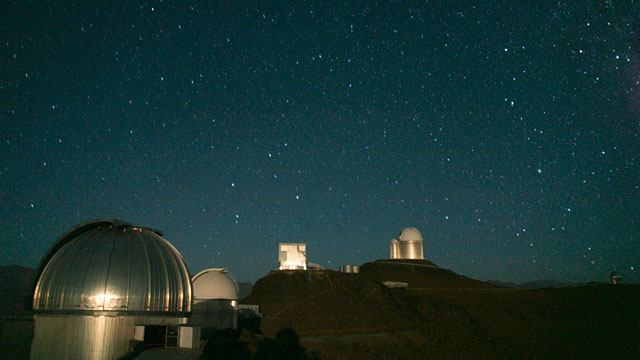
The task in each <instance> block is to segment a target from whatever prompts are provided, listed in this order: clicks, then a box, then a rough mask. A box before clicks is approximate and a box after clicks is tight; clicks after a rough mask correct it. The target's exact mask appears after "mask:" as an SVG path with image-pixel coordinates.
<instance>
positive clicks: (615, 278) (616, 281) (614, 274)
mask: <svg viewBox="0 0 640 360" xmlns="http://www.w3.org/2000/svg"><path fill="white" fill-rule="evenodd" d="M610 277H611V283H612V284H619V283H620V281H622V276H620V274H618V272H617V271H614V272H612V273H611V275H610Z"/></svg>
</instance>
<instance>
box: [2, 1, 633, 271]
mask: <svg viewBox="0 0 640 360" xmlns="http://www.w3.org/2000/svg"><path fill="white" fill-rule="evenodd" d="M89 3H90V2H89ZM89 3H87V2H77V3H75V2H70V1H13V2H9V1H7V2H4V3H3V4H2V5H0V7H1V11H0V14H2V15H0V16H1V18H0V35H1V36H0V41H1V44H0V69H1V70H0V105H1V106H0V265H9V264H19V265H23V266H30V267H35V266H36V265H37V264H38V262H39V261H40V259H41V257H42V256H43V255H44V253H45V252H46V250H47V249H48V247H49V246H50V245H51V244H52V243H53V242H54V241H55V240H56V239H57V238H58V236H60V235H61V234H62V233H64V232H65V231H66V230H67V229H68V228H70V227H72V226H74V225H75V224H77V223H80V222H83V221H86V220H89V219H93V218H99V217H114V218H118V219H122V220H125V221H129V222H132V223H134V224H136V225H142V226H150V227H154V228H157V229H161V230H163V231H164V235H165V238H166V239H167V240H169V241H170V242H171V243H172V244H174V245H175V246H176V248H178V250H179V251H180V252H181V253H182V255H183V257H184V259H185V261H186V263H187V266H188V267H189V270H190V272H192V273H196V272H198V271H200V270H202V269H204V268H207V267H226V268H228V269H229V270H230V272H231V273H232V274H233V275H234V276H235V277H236V278H238V279H239V280H242V281H255V280H257V279H258V278H260V277H262V276H264V275H266V274H267V272H268V271H269V270H271V269H274V268H276V267H277V261H278V258H277V248H278V243H279V242H306V243H307V244H308V246H307V253H308V258H309V260H310V261H313V262H316V263H318V264H320V265H323V266H326V267H329V268H334V269H335V268H337V267H338V266H339V265H342V264H356V265H359V264H362V263H364V262H367V261H372V260H375V259H380V258H388V257H389V241H390V240H391V239H392V238H394V237H396V236H397V234H398V233H399V232H400V231H401V230H402V229H403V228H404V227H406V226H414V227H416V228H418V229H419V230H420V231H421V232H422V234H423V237H424V239H425V242H424V254H425V258H427V259H429V260H431V261H433V262H434V263H436V264H438V265H440V266H442V267H446V268H449V269H451V270H453V271H455V272H457V273H461V274H464V275H467V276H471V277H474V278H477V279H481V280H486V279H495V280H502V281H516V282H522V281H529V280H536V279H555V280H559V281H576V282H586V281H592V280H595V281H607V279H608V276H609V274H610V273H611V271H613V270H614V269H615V270H617V271H618V272H619V273H620V274H621V275H622V277H623V280H627V281H633V282H640V220H639V219H640V164H639V161H640V159H639V155H640V4H639V3H638V2H637V1H630V0H629V1H569V2H563V1H465V2H460V3H458V2H452V1H445V0H443V1H429V2H413V1H380V2H372V1H347V2H342V1H340V2H338V1H336V2H333V1H329V2H328V1H273V2H265V1H219V2H218V1H216V2H187V1H179V2H171V1H159V2H133V1H128V2H119V1H115V2H113V4H111V3H112V2H109V3H110V4H103V5H95V4H91V5H90V4H89Z"/></svg>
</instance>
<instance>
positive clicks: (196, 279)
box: [190, 269, 240, 339]
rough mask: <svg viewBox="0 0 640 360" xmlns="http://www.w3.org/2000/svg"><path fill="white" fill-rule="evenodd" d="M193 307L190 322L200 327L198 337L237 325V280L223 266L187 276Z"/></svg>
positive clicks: (207, 337)
mask: <svg viewBox="0 0 640 360" xmlns="http://www.w3.org/2000/svg"><path fill="white" fill-rule="evenodd" d="M191 283H192V284H193V306H192V308H191V310H192V311H191V322H190V323H191V324H192V325H199V326H201V327H202V335H201V336H202V338H203V339H209V338H211V336H212V335H213V333H214V332H215V331H216V330H221V329H236V328H237V327H238V298H239V294H240V291H239V289H238V283H237V282H236V281H235V280H234V279H233V278H232V277H231V275H229V273H228V272H227V270H225V269H206V270H203V271H201V272H199V273H197V274H196V275H194V276H193V278H192V279H191Z"/></svg>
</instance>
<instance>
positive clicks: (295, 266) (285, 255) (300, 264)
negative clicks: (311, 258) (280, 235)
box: [278, 243, 307, 270]
mask: <svg viewBox="0 0 640 360" xmlns="http://www.w3.org/2000/svg"><path fill="white" fill-rule="evenodd" d="M278 261H279V262H280V266H279V267H278V269H279V270H307V244H304V243H280V245H279V251H278Z"/></svg>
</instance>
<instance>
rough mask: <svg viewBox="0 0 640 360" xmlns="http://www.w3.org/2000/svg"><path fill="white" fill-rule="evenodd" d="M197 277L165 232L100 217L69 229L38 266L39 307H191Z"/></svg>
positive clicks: (168, 310)
mask: <svg viewBox="0 0 640 360" xmlns="http://www.w3.org/2000/svg"><path fill="white" fill-rule="evenodd" d="M191 293H192V289H191V282H190V280H189V271H188V270H187V267H186V265H185V263H184V261H183V260H182V256H180V253H178V251H177V250H176V249H175V248H174V247H173V245H171V244H170V243H169V242H168V241H167V240H165V239H164V238H163V237H162V232H160V231H158V230H154V229H151V228H145V227H137V226H133V225H132V224H131V223H127V222H124V221H120V220H116V219H95V220H91V221H87V222H84V223H81V224H79V225H77V226H75V227H73V228H71V229H70V230H69V231H67V232H66V233H64V234H63V235H62V236H61V237H60V238H59V239H58V240H57V241H56V242H55V243H54V244H53V245H52V246H51V248H50V249H49V251H48V252H47V254H46V255H45V257H44V258H43V259H42V261H41V262H40V265H39V266H38V270H37V277H36V285H35V289H34V297H33V309H34V310H35V311H36V312H46V313H66V312H85V311H92V312H95V311H117V312H146V313H150V312H162V313H183V312H188V311H190V307H191V297H192V295H191Z"/></svg>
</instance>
